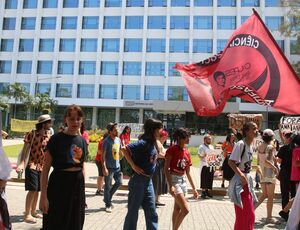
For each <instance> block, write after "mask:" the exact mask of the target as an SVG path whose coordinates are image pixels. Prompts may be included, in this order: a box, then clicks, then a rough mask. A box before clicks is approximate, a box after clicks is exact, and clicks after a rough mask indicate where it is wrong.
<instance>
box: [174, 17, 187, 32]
mask: <svg viewBox="0 0 300 230" xmlns="http://www.w3.org/2000/svg"><path fill="white" fill-rule="evenodd" d="M189 28H190V17H189V16H171V22H170V29H189Z"/></svg>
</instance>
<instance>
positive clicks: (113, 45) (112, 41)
mask: <svg viewBox="0 0 300 230" xmlns="http://www.w3.org/2000/svg"><path fill="white" fill-rule="evenodd" d="M119 51H120V40H119V39H118V38H104V39H103V41H102V52H119Z"/></svg>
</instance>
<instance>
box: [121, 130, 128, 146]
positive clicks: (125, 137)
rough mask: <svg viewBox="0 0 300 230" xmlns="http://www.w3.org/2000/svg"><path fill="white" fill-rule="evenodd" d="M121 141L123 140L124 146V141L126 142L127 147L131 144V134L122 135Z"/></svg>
mask: <svg viewBox="0 0 300 230" xmlns="http://www.w3.org/2000/svg"><path fill="white" fill-rule="evenodd" d="M120 139H121V142H122V144H123V141H124V143H125V145H129V144H130V134H129V133H122V134H121V135H120Z"/></svg>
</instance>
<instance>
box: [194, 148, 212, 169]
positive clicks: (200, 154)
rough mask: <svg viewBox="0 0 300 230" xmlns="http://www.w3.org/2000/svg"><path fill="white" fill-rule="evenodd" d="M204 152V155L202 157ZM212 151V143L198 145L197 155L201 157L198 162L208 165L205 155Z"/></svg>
mask: <svg viewBox="0 0 300 230" xmlns="http://www.w3.org/2000/svg"><path fill="white" fill-rule="evenodd" d="M205 153H206V157H203V156H204V154H205ZM212 153H214V147H213V146H212V145H208V146H207V145H204V144H203V145H200V146H199V149H198V155H199V156H200V157H201V162H200V164H201V165H202V166H208V164H207V156H208V155H210V154H212Z"/></svg>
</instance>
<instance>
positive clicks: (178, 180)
mask: <svg viewBox="0 0 300 230" xmlns="http://www.w3.org/2000/svg"><path fill="white" fill-rule="evenodd" d="M171 178H172V185H173V186H174V188H175V194H176V195H177V194H181V193H183V194H186V193H187V185H186V179H185V176H177V175H171Z"/></svg>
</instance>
